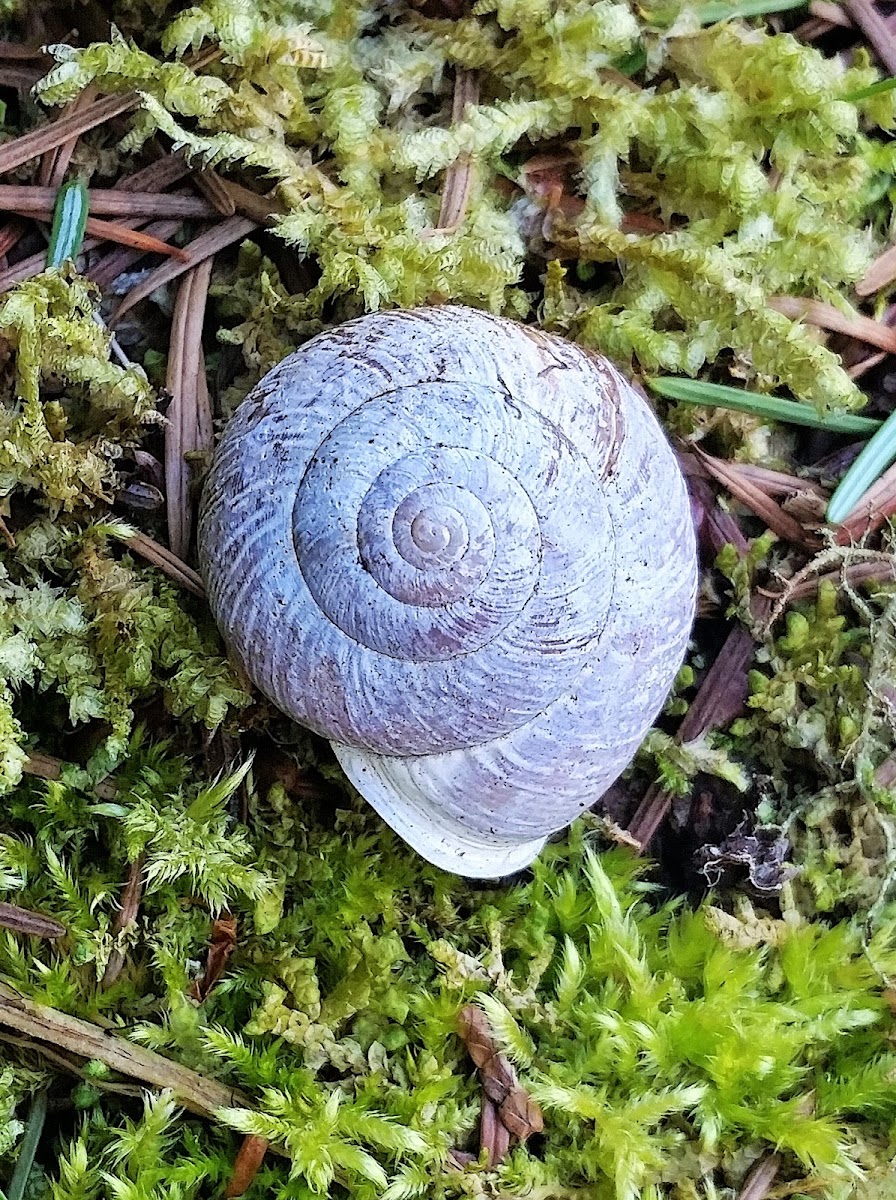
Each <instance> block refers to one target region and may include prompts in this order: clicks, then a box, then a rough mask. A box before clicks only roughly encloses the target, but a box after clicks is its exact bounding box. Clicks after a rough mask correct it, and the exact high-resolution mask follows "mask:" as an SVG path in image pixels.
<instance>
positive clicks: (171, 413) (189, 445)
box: [165, 258, 214, 558]
mask: <svg viewBox="0 0 896 1200" xmlns="http://www.w3.org/2000/svg"><path fill="white" fill-rule="evenodd" d="M213 263H214V259H213V258H206V259H205V260H204V261H203V262H201V263H200V264H199V265H198V266H196V267H192V268H191V269H190V270H189V271H188V272H187V274H186V275H185V276H184V279H183V281H182V283H181V285H180V288H179V289H178V293H177V301H176V303H175V305H174V316H173V318H172V324H171V344H170V347H169V350H168V375H167V379H166V387H167V389H168V391H169V392H170V393H171V396H172V401H171V406H170V408H169V409H168V413H167V416H168V425H167V428H166V430H165V493H166V498H167V511H168V543H169V545H170V546H171V550H172V552H173V553H174V554H176V555H177V556H178V557H179V558H186V556H187V553H188V552H189V548H190V534H191V532H192V528H193V513H192V504H191V498H190V466H189V463H188V462H187V459H186V456H187V455H188V454H190V453H191V452H193V451H196V450H201V449H210V447H208V446H203V445H202V438H201V436H200V433H201V432H203V433H204V432H205V429H206V425H207V423H206V422H204V421H203V420H202V419H201V418H200V412H199V406H200V386H199V374H200V372H203V373H204V372H205V360H204V357H203V354H202V328H203V324H204V322H205V304H206V299H207V297H208V287H209V283H210V281H211V275H212V265H213Z"/></svg>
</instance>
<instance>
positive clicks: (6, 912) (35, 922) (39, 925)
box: [0, 902, 66, 941]
mask: <svg viewBox="0 0 896 1200" xmlns="http://www.w3.org/2000/svg"><path fill="white" fill-rule="evenodd" d="M0 927H2V928H3V929H10V930H12V932H13V933H21V934H24V935H25V936H26V937H39V938H47V939H49V940H50V941H54V940H55V939H56V938H61V937H65V933H66V929H65V926H64V925H63V924H61V922H59V921H54V920H53V918H52V917H45V916H44V915H43V913H36V912H32V911H31V910H30V909H28V908H20V907H19V905H18V904H5V903H3V902H0Z"/></svg>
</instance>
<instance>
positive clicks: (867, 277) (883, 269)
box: [856, 246, 896, 296]
mask: <svg viewBox="0 0 896 1200" xmlns="http://www.w3.org/2000/svg"><path fill="white" fill-rule="evenodd" d="M894 279H896V246H890V248H889V249H888V250H884V252H883V254H879V255H878V256H877V258H876V259H875V260H874V262H873V263H872V264H871V266H870V267H869V268H868V270H867V271H866V272H865V274H864V276H863V277H862V278H861V279H860V280H859V282H858V283H857V284H856V295H858V296H873V295H874V293H875V292H880V291H882V290H883V289H884V288H885V287H887V286H888V285H889V284H891V283H892V282H893V280H894Z"/></svg>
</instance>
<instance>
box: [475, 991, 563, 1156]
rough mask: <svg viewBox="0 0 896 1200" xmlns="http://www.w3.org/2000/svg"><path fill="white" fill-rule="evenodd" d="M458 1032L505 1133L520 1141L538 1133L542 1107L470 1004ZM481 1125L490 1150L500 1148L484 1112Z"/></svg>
mask: <svg viewBox="0 0 896 1200" xmlns="http://www.w3.org/2000/svg"><path fill="white" fill-rule="evenodd" d="M458 1032H459V1033H460V1036H461V1037H462V1038H463V1040H464V1042H465V1043H466V1047H467V1052H468V1054H469V1055H470V1058H472V1060H473V1062H474V1063H475V1064H476V1066H477V1067H478V1068H479V1073H480V1076H481V1077H482V1087H483V1090H484V1092H485V1096H486V1099H487V1100H488V1101H491V1103H492V1104H493V1105H494V1107H495V1111H496V1114H497V1117H498V1120H499V1122H500V1123H501V1124H502V1125H503V1126H504V1128H505V1129H506V1130H507V1132H508V1133H509V1134H511V1135H512V1136H513V1137H515V1138H518V1139H519V1140H520V1141H521V1142H524V1141H525V1140H526V1138H528V1137H530V1136H531V1135H532V1134H533V1133H540V1132H541V1130H542V1129H543V1128H544V1118H543V1116H542V1112H541V1108H540V1106H539V1105H538V1104H537V1102H536V1101H535V1100H533V1099H532V1097H531V1096H530V1095H529V1093H528V1092H527V1091H526V1089H525V1088H524V1087H522V1086H521V1085H520V1082H519V1080H518V1078H517V1074H516V1071H515V1069H514V1067H513V1064H512V1063H511V1062H510V1060H509V1059H508V1058H507V1057H506V1056H505V1055H503V1054H502V1053H501V1051H500V1050H499V1048H498V1045H497V1043H496V1041H495V1037H494V1034H493V1033H492V1030H491V1026H490V1025H489V1022H488V1017H487V1016H486V1015H485V1013H484V1012H483V1011H482V1009H480V1008H477V1007H476V1006H475V1005H473V1004H468V1005H467V1006H466V1007H465V1008H463V1009H462V1010H461V1013H460V1016H459V1017H458ZM483 1122H484V1128H485V1131H486V1133H487V1134H489V1136H490V1138H491V1145H492V1148H499V1147H500V1145H501V1144H502V1143H503V1139H502V1138H501V1137H500V1136H499V1135H495V1136H492V1134H493V1133H494V1131H491V1133H490V1132H489V1126H488V1117H487V1116H486V1114H485V1111H484V1110H483ZM508 1144H509V1143H508ZM505 1153H506V1148H505ZM496 1161H497V1160H496Z"/></svg>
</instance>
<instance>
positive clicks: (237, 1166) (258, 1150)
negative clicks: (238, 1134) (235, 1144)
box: [224, 1133, 271, 1200]
mask: <svg viewBox="0 0 896 1200" xmlns="http://www.w3.org/2000/svg"><path fill="white" fill-rule="evenodd" d="M270 1144H271V1143H270V1142H269V1141H268V1140H267V1138H262V1137H256V1136H255V1134H254V1133H249V1134H247V1135H246V1136H245V1137H244V1138H243V1144H242V1145H241V1146H240V1148H239V1151H238V1153H237V1156H236V1160H235V1161H234V1164H233V1174H232V1175H231V1176H230V1182H229V1183H228V1184H227V1187H226V1188H225V1189H224V1196H225V1200H236V1197H237V1196H242V1195H243V1193H244V1192H247V1191H248V1190H249V1187H250V1185H251V1183H252V1181H253V1180H254V1178H255V1176H256V1175H257V1174H258V1171H259V1168H260V1167H261V1164H262V1163H263V1162H264V1156H265V1154H267V1152H268V1148H269V1147H270Z"/></svg>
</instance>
